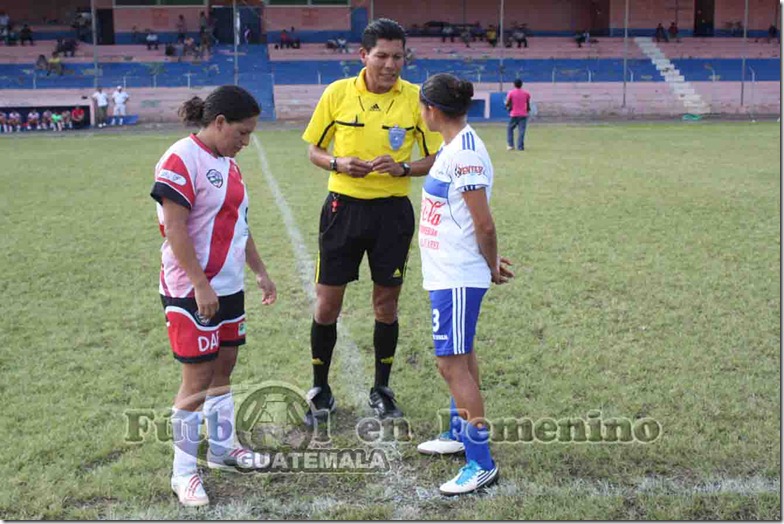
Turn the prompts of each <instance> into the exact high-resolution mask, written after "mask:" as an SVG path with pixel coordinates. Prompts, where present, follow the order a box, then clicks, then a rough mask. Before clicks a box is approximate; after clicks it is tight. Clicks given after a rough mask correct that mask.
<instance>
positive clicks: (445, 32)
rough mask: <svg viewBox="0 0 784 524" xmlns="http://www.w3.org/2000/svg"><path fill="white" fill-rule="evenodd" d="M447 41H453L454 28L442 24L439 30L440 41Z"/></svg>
mask: <svg viewBox="0 0 784 524" xmlns="http://www.w3.org/2000/svg"><path fill="white" fill-rule="evenodd" d="M447 38H448V39H449V41H450V42H454V41H455V28H454V27H452V24H448V23H446V24H444V27H442V28H441V41H442V42H446V39H447Z"/></svg>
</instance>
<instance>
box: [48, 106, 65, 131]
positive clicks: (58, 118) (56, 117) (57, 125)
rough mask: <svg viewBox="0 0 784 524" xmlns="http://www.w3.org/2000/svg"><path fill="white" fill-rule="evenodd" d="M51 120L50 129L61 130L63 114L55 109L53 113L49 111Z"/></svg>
mask: <svg viewBox="0 0 784 524" xmlns="http://www.w3.org/2000/svg"><path fill="white" fill-rule="evenodd" d="M49 118H50V119H51V120H52V130H54V131H61V132H62V130H63V116H62V115H61V114H60V113H58V112H57V111H55V112H54V113H52V112H50V117H49Z"/></svg>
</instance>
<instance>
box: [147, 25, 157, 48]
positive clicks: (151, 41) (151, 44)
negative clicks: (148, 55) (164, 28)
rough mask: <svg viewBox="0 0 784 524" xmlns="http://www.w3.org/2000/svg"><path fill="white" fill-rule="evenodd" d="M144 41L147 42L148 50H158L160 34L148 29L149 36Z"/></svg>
mask: <svg viewBox="0 0 784 524" xmlns="http://www.w3.org/2000/svg"><path fill="white" fill-rule="evenodd" d="M144 41H145V42H147V50H148V51H149V50H151V49H152V48H155V50H156V51H157V50H158V33H156V32H155V31H153V30H152V29H147V36H145V37H144Z"/></svg>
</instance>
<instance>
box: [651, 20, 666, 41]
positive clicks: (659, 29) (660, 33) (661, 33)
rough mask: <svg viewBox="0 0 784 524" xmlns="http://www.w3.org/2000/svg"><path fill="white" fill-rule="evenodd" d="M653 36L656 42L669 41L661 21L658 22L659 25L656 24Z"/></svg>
mask: <svg viewBox="0 0 784 524" xmlns="http://www.w3.org/2000/svg"><path fill="white" fill-rule="evenodd" d="M653 37H654V38H655V39H656V41H657V42H669V39H668V38H667V32H666V31H665V30H664V26H663V25H662V23H661V22H659V25H657V26H656V32H655V33H654V35H653Z"/></svg>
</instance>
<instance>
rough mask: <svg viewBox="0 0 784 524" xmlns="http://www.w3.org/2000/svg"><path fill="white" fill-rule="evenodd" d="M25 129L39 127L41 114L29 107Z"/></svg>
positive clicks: (31, 129) (37, 128)
mask: <svg viewBox="0 0 784 524" xmlns="http://www.w3.org/2000/svg"><path fill="white" fill-rule="evenodd" d="M27 129H29V130H30V131H34V130H35V131H37V130H39V129H41V114H40V113H39V112H38V111H36V110H35V109H31V110H30V112H29V113H27Z"/></svg>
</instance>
